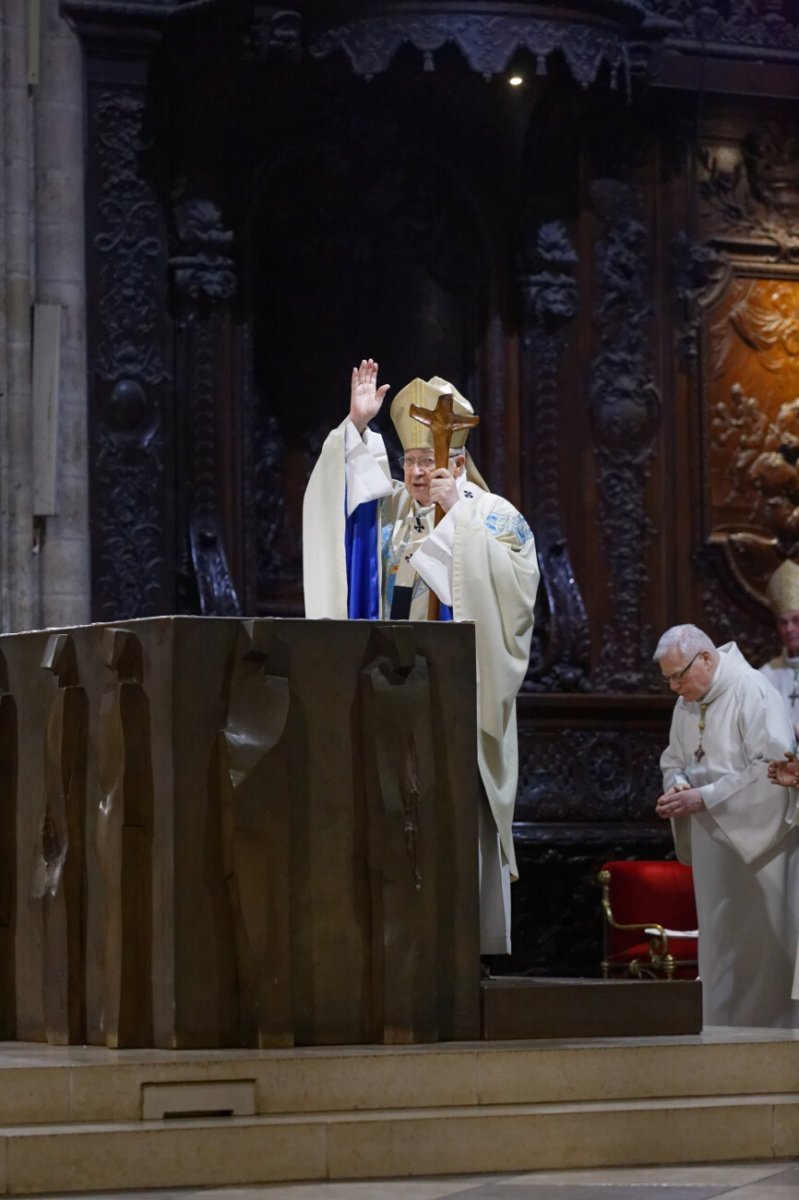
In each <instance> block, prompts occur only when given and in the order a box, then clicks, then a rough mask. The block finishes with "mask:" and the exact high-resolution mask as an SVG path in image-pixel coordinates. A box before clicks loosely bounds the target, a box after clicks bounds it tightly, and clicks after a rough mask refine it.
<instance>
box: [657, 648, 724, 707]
mask: <svg viewBox="0 0 799 1200" xmlns="http://www.w3.org/2000/svg"><path fill="white" fill-rule="evenodd" d="M715 669H716V664H715V662H714V659H713V655H712V654H711V653H710V651H709V650H700V651H699V652H698V653H697V654H695V655H694V656H693V657H692V658H687V657H686V655H685V653H684V651H682V650H677V649H676V648H675V649H673V650H667V651H666V653H665V654H664V655H663V657H662V658H661V659H660V672H661V674H662V676H663V679H664V680H665V682H667V683H668V685H669V687H670V688H671V690H672V691H673V692H675V693H676V694H677V695H678V696H682V698H683V700H692V701H696V700H701V699H702V697H703V696H704V695H705V693H706V692H707V691H708V689H709V688H710V684H711V682H712V680H713V672H714V670H715Z"/></svg>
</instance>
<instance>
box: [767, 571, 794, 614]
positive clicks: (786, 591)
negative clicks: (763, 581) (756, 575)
mask: <svg viewBox="0 0 799 1200" xmlns="http://www.w3.org/2000/svg"><path fill="white" fill-rule="evenodd" d="M766 599H767V600H768V602H769V604H770V605H771V608H772V609H773V611H774V614H775V615H776V616H778V617H781V616H783V615H784V614H785V613H788V612H799V566H797V565H796V563H795V562H793V560H792V559H790V558H786V560H785V562H784V563H781V564H780V566H779V567H777V570H776V571H775V572H774V574H773V575H772V576H771V579H769V581H768V583H767V585H766Z"/></svg>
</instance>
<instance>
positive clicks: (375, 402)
mask: <svg viewBox="0 0 799 1200" xmlns="http://www.w3.org/2000/svg"><path fill="white" fill-rule="evenodd" d="M390 386H391V385H390V384H388V383H384V384H382V386H381V387H378V386H377V363H376V362H375V361H374V359H373V358H362V359H361V365H360V366H359V367H353V368H352V384H351V388H350V420H351V421H352V423H353V425H354V426H355V428H356V429H357V430H358V433H363V431H364V429H365V428H366V426H367V425H368V424H369V422H370V421H371V420H372V418H373V417H376V416H377V414H378V413H379V412H380V406H381V405H382V403H383V399H384V398H385V394H386V392H387V391H388V389H389V387H390Z"/></svg>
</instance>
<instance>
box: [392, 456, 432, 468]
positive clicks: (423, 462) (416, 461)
mask: <svg viewBox="0 0 799 1200" xmlns="http://www.w3.org/2000/svg"><path fill="white" fill-rule="evenodd" d="M399 465H400V466H401V467H402V469H403V471H415V470H416V469H417V468H418V469H419V470H420V471H434V470H435V466H436V460H435V459H434V458H408V456H407V455H405V454H403V456H402V458H401V459H400V460H399Z"/></svg>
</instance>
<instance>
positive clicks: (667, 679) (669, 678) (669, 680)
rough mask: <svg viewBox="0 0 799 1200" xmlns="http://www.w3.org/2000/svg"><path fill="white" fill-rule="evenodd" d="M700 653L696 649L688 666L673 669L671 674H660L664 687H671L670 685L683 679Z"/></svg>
mask: <svg viewBox="0 0 799 1200" xmlns="http://www.w3.org/2000/svg"><path fill="white" fill-rule="evenodd" d="M701 653H702V651H701V650H697V652H696V654H695V655H694V656H693V658H692V659H691V661H690V662H689V663H688V666H687V667H683V668H682V669H681V670H680V671H675V672H674V673H673V674H672V675H661V679H662V680H663V682H664V683H665V685H666V687H671V685H672V684H673V683H679V682H680V680H682V679H685V676H686V675H687V674H688V672H689V671H690V669H691V667H692V666H693V665H694V663H695V662H696V660H697V659H698V658H699V655H700V654H701Z"/></svg>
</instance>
